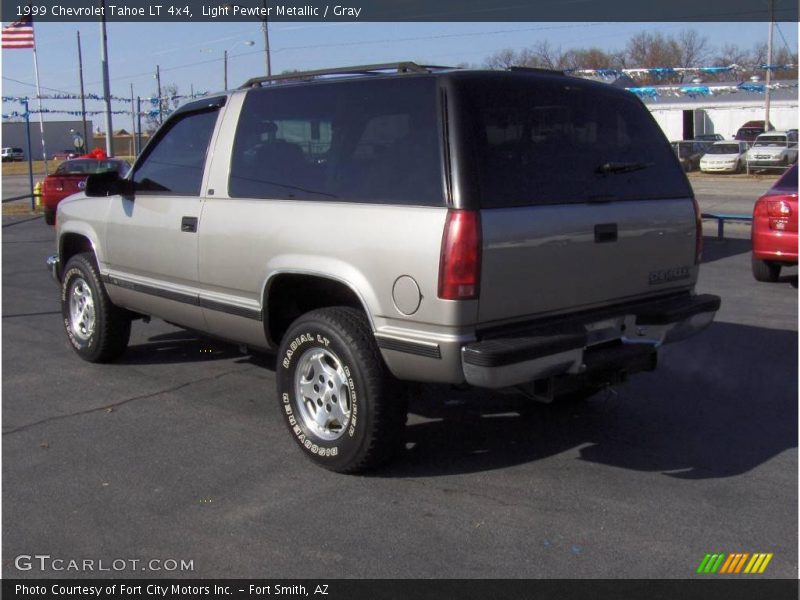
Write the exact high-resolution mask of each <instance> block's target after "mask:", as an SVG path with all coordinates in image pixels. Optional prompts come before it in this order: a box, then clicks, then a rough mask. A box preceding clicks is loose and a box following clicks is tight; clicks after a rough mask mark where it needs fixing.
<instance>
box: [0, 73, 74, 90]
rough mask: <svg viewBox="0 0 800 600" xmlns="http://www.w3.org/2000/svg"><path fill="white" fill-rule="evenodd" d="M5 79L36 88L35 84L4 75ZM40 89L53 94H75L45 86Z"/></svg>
mask: <svg viewBox="0 0 800 600" xmlns="http://www.w3.org/2000/svg"><path fill="white" fill-rule="evenodd" d="M3 79H7V80H8V81H13V82H14V83H19V84H20V85H27V86H28V87H32V88H35V87H36V84H35V83H28V82H27V81H20V80H19V79H13V78H12V77H6V76H5V75H3ZM39 87H41V88H42V89H43V90H50V91H51V92H58V93H59V94H72V93H73V92H66V91H64V90H59V89H57V88H51V87H47V86H44V85H41V86H39Z"/></svg>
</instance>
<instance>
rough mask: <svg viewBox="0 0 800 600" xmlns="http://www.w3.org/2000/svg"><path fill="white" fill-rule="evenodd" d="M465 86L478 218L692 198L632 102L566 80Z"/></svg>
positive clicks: (651, 124)
mask: <svg viewBox="0 0 800 600" xmlns="http://www.w3.org/2000/svg"><path fill="white" fill-rule="evenodd" d="M468 83H469V80H466V81H464V84H463V85H462V86H461V87H462V93H463V94H464V95H465V96H466V102H465V109H466V114H467V121H466V122H468V123H472V124H473V127H474V129H473V138H474V141H473V146H474V149H475V155H476V158H477V169H478V171H479V181H480V187H481V206H482V207H484V208H495V207H509V206H528V205H536V204H561V203H576V202H590V201H604V200H636V199H650V198H670V197H672V198H674V197H681V196H683V197H685V196H690V195H691V194H692V192H691V189H690V188H689V186H688V183H687V181H686V178H685V177H684V175H683V173H682V170H681V167H680V165H679V164H678V162H677V160H676V157H675V152H673V151H672V149H671V148H670V145H669V143H668V142H667V140H666V138H665V137H664V135H663V134H662V132H661V130H660V129H659V127H658V125H657V124H656V123H655V121H654V120H653V119H652V117H651V116H650V114H649V113H648V111H647V109H646V108H645V107H644V106H643V105H642V103H641V101H640V100H639V99H638V98H636V97H635V96H633V95H632V94H631V95H622V94H620V93H618V92H616V93H615V90H603V89H602V88H598V87H597V86H596V85H587V84H585V83H583V82H580V81H576V80H572V79H569V78H552V79H550V78H540V77H535V78H534V77H529V76H520V77H517V78H513V79H511V78H505V79H502V80H501V79H499V78H497V79H494V80H489V82H487V84H485V85H468ZM681 150H683V148H681ZM692 150H693V148H692V146H691V145H687V147H686V151H688V152H691V151H692Z"/></svg>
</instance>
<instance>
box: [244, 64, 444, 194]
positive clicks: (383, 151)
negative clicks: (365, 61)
mask: <svg viewBox="0 0 800 600" xmlns="http://www.w3.org/2000/svg"><path fill="white" fill-rule="evenodd" d="M437 114H438V111H437V102H436V84H435V81H434V80H433V79H426V78H419V79H413V78H403V77H398V78H396V79H386V80H377V81H348V82H339V83H318V84H314V85H299V86H286V87H281V88H274V89H261V90H253V91H251V92H249V93H248V94H247V98H246V99H245V101H244V106H243V107H242V113H241V117H240V118H239V123H238V125H237V128H236V138H235V140H234V145H233V156H232V161H231V174H230V181H229V188H228V191H229V194H230V195H231V196H232V197H235V198H273V199H292V200H336V201H352V202H375V203H383V204H409V205H423V206H430V205H442V204H443V203H444V196H443V182H442V165H441V163H442V158H441V142H440V139H441V135H440V133H439V125H438V118H437Z"/></svg>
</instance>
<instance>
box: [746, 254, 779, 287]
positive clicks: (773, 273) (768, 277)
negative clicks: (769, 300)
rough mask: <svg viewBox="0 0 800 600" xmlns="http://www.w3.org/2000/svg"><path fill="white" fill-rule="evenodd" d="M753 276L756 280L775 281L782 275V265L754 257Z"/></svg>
mask: <svg viewBox="0 0 800 600" xmlns="http://www.w3.org/2000/svg"><path fill="white" fill-rule="evenodd" d="M752 266H753V277H755V279H756V281H767V282H770V283H775V282H776V281H778V278H779V277H780V275H781V265H779V264H775V263H773V262H770V261H767V260H759V259H757V258H755V257H753V259H752Z"/></svg>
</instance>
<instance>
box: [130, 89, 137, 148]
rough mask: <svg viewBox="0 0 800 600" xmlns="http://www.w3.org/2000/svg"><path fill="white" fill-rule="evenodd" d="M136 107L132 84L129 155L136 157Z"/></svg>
mask: <svg viewBox="0 0 800 600" xmlns="http://www.w3.org/2000/svg"><path fill="white" fill-rule="evenodd" d="M135 110H136V105H135V104H134V103H133V84H131V154H133V155H134V156H136V113H135V112H134V111H135Z"/></svg>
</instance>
